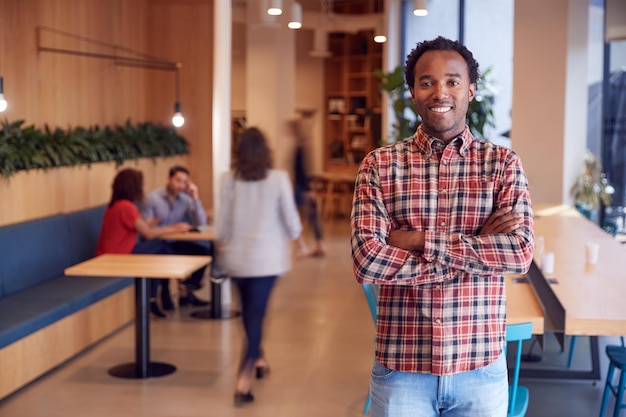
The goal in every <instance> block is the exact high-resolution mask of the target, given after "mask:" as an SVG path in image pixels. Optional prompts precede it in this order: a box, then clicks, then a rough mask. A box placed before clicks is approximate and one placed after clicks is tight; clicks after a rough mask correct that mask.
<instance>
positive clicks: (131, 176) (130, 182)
mask: <svg viewBox="0 0 626 417" xmlns="http://www.w3.org/2000/svg"><path fill="white" fill-rule="evenodd" d="M112 188H113V193H112V195H111V202H110V203H109V207H111V206H112V205H113V203H115V202H116V201H118V200H130V201H132V202H133V203H141V202H142V201H143V173H142V172H141V171H139V170H137V169H132V168H126V169H123V170H121V171H120V172H118V173H117V175H116V176H115V179H114V180H113V186H112Z"/></svg>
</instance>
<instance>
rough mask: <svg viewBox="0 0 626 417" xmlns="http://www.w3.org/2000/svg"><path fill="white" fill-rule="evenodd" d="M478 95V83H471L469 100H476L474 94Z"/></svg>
mask: <svg viewBox="0 0 626 417" xmlns="http://www.w3.org/2000/svg"><path fill="white" fill-rule="evenodd" d="M475 95H476V83H471V84H470V85H469V99H468V102H471V101H472V100H474V96H475Z"/></svg>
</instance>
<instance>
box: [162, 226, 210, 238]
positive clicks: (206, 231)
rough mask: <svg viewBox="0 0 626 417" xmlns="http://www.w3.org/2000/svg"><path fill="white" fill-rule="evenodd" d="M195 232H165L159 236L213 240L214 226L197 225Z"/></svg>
mask: <svg viewBox="0 0 626 417" xmlns="http://www.w3.org/2000/svg"><path fill="white" fill-rule="evenodd" d="M198 229H199V231H197V232H176V233H166V234H164V235H162V236H161V239H163V240H215V227H214V226H208V225H207V226H199V227H198Z"/></svg>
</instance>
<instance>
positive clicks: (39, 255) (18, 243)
mask: <svg viewBox="0 0 626 417" xmlns="http://www.w3.org/2000/svg"><path fill="white" fill-rule="evenodd" d="M70 242H71V236H70V230H69V227H68V223H67V219H66V217H65V216H64V215H57V216H51V217H46V218H43V219H38V220H31V221H28V222H25V223H18V224H14V225H9V226H4V227H2V228H0V257H1V258H0V259H1V262H0V284H1V286H2V290H1V293H0V296H7V295H11V294H14V293H17V292H19V291H21V290H23V289H26V288H29V287H32V286H34V285H36V284H38V283H40V282H44V281H47V280H49V279H52V278H54V277H57V276H59V274H62V273H63V270H64V269H65V268H66V267H68V266H70V265H72V263H74V262H73V261H74V259H75V258H74V255H73V254H72V250H71V248H70V247H69V246H70Z"/></svg>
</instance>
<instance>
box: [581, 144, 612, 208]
mask: <svg viewBox="0 0 626 417" xmlns="http://www.w3.org/2000/svg"><path fill="white" fill-rule="evenodd" d="M584 164H585V169H584V172H583V173H582V174H581V175H580V176H579V177H578V178H577V179H576V182H575V183H574V185H573V186H572V189H571V195H572V198H573V199H574V204H575V207H576V209H577V210H578V211H579V212H580V213H581V214H582V215H584V216H585V217H587V218H588V219H590V220H594V218H595V216H596V213H597V212H598V209H599V208H600V207H601V206H602V207H606V206H609V205H610V204H611V200H612V196H613V193H614V192H615V189H614V188H613V186H612V185H611V184H610V183H609V181H608V179H607V178H606V175H605V174H604V173H603V172H602V165H601V164H600V161H598V159H597V158H596V157H595V155H594V154H593V153H591V151H589V150H588V149H587V151H586V152H585V157H584Z"/></svg>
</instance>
